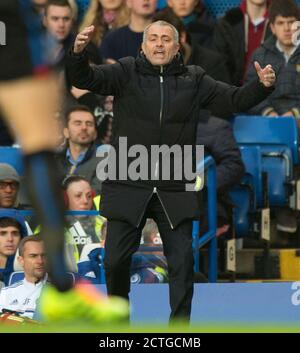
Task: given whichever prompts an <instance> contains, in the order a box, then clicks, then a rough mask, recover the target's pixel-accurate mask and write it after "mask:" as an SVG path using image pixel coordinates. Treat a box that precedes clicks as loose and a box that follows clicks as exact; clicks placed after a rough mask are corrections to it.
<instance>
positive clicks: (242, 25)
mask: <svg viewBox="0 0 300 353" xmlns="http://www.w3.org/2000/svg"><path fill="white" fill-rule="evenodd" d="M270 2H271V1H269V0H242V2H241V5H240V7H236V8H233V9H231V10H229V11H228V12H227V13H226V14H225V16H224V17H222V18H221V19H220V20H219V21H218V22H217V25H216V28H215V32H214V38H213V48H214V49H215V50H216V51H218V52H219V53H220V54H222V55H223V56H224V57H225V58H226V65H227V68H228V71H229V74H230V78H231V83H232V84H234V85H236V86H240V85H241V84H242V83H243V81H244V77H245V73H246V70H247V67H248V63H249V60H250V58H251V55H252V53H253V52H254V50H255V49H256V48H258V47H259V46H260V45H261V43H263V42H264V41H265V40H266V38H268V37H269V36H270V35H271V31H270V30H269V21H268V5H269V3H270Z"/></svg>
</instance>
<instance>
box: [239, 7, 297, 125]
mask: <svg viewBox="0 0 300 353" xmlns="http://www.w3.org/2000/svg"><path fill="white" fill-rule="evenodd" d="M299 20H300V10H299V7H298V5H297V3H296V1H294V0H273V3H272V4H271V6H270V26H271V30H272V33H273V36H271V37H270V38H269V39H268V40H266V41H265V43H263V44H262V45H261V47H260V48H258V49H257V50H255V52H254V53H253V56H252V60H251V63H250V65H249V69H248V72H247V76H246V79H247V81H250V80H251V79H253V77H254V75H255V72H254V70H253V68H252V65H253V63H254V62H255V61H258V62H259V63H260V64H262V65H264V64H265V63H266V62H268V63H270V64H271V65H272V66H273V67H274V69H275V70H276V72H277V82H276V85H275V89H274V92H273V93H272V94H271V95H270V96H269V97H268V98H267V99H266V100H264V101H263V102H261V103H260V104H259V105H257V106H256V107H253V108H251V110H250V111H249V113H251V114H257V115H265V116H279V115H280V116H295V117H297V118H300V66H299V63H300V46H299V45H297V43H293V40H292V38H293V33H294V31H293V30H292V25H293V23H294V22H295V21H299Z"/></svg>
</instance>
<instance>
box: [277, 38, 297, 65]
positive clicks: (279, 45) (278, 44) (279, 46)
mask: <svg viewBox="0 0 300 353" xmlns="http://www.w3.org/2000/svg"><path fill="white" fill-rule="evenodd" d="M276 48H277V49H278V50H279V51H280V52H281V53H282V54H283V55H284V58H285V61H286V63H287V62H288V61H289V60H290V57H291V56H292V55H293V54H294V53H295V51H296V50H297V48H298V47H297V46H296V45H294V47H293V49H292V50H291V51H290V52H289V53H288V54H287V53H286V52H285V51H284V50H283V48H282V46H281V44H280V43H279V40H277V41H276Z"/></svg>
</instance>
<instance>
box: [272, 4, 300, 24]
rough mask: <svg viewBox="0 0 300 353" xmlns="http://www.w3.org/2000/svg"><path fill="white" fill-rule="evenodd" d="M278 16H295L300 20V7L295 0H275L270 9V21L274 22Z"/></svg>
mask: <svg viewBox="0 0 300 353" xmlns="http://www.w3.org/2000/svg"><path fill="white" fill-rule="evenodd" d="M277 16H282V17H295V18H296V19H297V20H300V9H299V6H298V4H297V3H296V1H295V0H273V1H272V3H271V5H270V9H269V20H270V23H272V24H274V23H275V21H276V17H277Z"/></svg>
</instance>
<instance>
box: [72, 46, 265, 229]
mask: <svg viewBox="0 0 300 353" xmlns="http://www.w3.org/2000/svg"><path fill="white" fill-rule="evenodd" d="M67 73H68V75H69V78H70V80H71V81H72V83H73V85H74V86H76V87H78V88H85V89H89V90H91V91H94V92H97V93H100V94H102V95H113V96H114V108H113V109H114V127H113V133H114V138H113V143H112V145H113V146H114V147H116V151H118V140H119V137H127V142H128V149H129V147H131V146H133V145H136V144H140V145H143V146H144V147H145V148H146V150H147V151H148V152H150V150H151V146H153V145H158V146H161V145H164V144H165V145H167V146H173V145H175V144H177V145H179V146H181V147H183V146H185V145H193V146H194V145H195V143H196V125H197V122H198V120H199V119H201V116H200V109H201V108H202V109H208V110H211V111H212V113H213V114H214V115H216V116H220V117H224V118H226V117H229V116H231V115H232V114H233V113H234V112H240V111H246V110H248V109H249V107H251V106H253V105H255V104H257V102H260V101H261V100H263V99H264V98H266V97H267V96H268V94H269V93H270V92H271V91H272V89H266V88H265V87H264V86H263V85H262V84H261V83H259V81H258V79H257V80H254V81H253V82H251V83H249V85H247V86H245V87H242V88H237V87H233V86H229V85H227V84H225V83H221V82H218V81H214V80H213V79H212V78H211V77H209V76H207V75H206V74H205V71H204V70H203V69H202V68H201V67H198V66H185V65H183V62H182V58H181V56H180V55H177V56H176V57H175V58H174V59H173V60H172V61H171V62H170V63H169V64H168V65H166V66H161V67H158V66H153V65H151V63H150V62H149V61H148V60H147V59H146V57H145V56H144V55H143V54H141V55H140V56H138V58H137V59H134V58H132V57H127V58H123V59H120V60H119V61H118V62H117V63H116V64H113V65H100V66H97V67H93V68H91V67H90V66H89V65H88V62H87V58H86V54H85V53H83V54H81V55H76V54H74V53H71V54H70V56H69V59H68V64H67ZM128 161H129V162H130V159H128ZM160 172H161V164H159V173H158V175H160ZM170 179H171V180H169V181H167V180H162V179H161V178H159V179H156V180H137V181H133V180H116V181H113V180H106V181H105V182H103V184H102V198H101V209H100V211H101V212H102V215H103V216H104V217H106V218H108V219H117V220H124V221H127V222H129V223H131V224H132V225H135V226H137V225H139V223H140V221H141V219H142V216H143V214H144V211H145V209H146V206H147V203H148V201H149V200H150V198H151V196H152V194H153V192H155V191H157V194H158V197H159V198H160V201H161V203H162V205H163V208H164V210H165V212H166V214H167V217H168V219H169V223H170V225H171V227H172V228H175V227H176V226H177V225H178V224H179V223H180V222H181V221H182V220H184V219H188V218H194V217H197V216H198V215H199V206H198V204H197V198H196V195H195V193H194V192H186V191H185V183H186V180H181V181H178V180H174V179H173V180H172V178H170ZM129 205H130V207H129Z"/></svg>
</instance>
